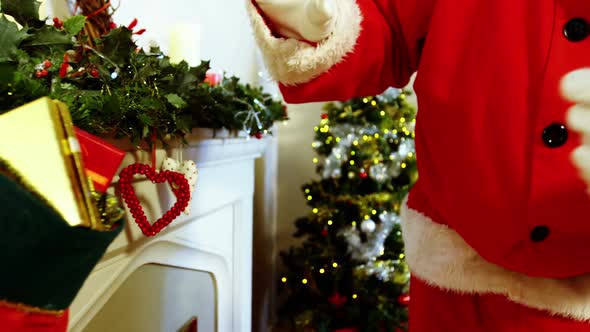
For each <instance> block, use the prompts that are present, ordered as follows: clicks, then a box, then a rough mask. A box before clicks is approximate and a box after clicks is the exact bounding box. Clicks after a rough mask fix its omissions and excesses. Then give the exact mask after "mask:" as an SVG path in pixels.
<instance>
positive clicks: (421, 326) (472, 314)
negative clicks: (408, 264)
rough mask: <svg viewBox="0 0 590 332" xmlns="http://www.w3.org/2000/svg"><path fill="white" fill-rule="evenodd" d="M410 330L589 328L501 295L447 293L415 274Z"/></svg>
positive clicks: (552, 331) (573, 331)
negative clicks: (426, 282)
mask: <svg viewBox="0 0 590 332" xmlns="http://www.w3.org/2000/svg"><path fill="white" fill-rule="evenodd" d="M410 293H411V297H412V301H411V303H410V332H435V331H436V332H531V331H534V332H557V331H560V332H561V331H563V332H566V331H567V332H590V323H589V322H575V321H573V320H568V319H565V318H561V317H557V316H552V315H549V314H547V313H545V312H542V311H538V310H534V309H530V308H527V307H524V306H521V305H519V304H516V303H514V302H511V301H508V300H507V299H506V298H505V297H503V296H498V295H461V294H454V293H448V292H446V291H443V290H440V289H438V288H433V287H430V286H428V285H426V284H425V283H424V282H422V281H420V280H419V279H417V278H412V280H411V287H410Z"/></svg>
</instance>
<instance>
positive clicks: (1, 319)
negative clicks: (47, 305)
mask: <svg viewBox="0 0 590 332" xmlns="http://www.w3.org/2000/svg"><path fill="white" fill-rule="evenodd" d="M67 328H68V311H67V310H66V311H65V313H64V314H63V315H61V316H56V315H51V314H41V313H27V312H24V311H21V310H18V309H16V308H9V307H6V306H1V305H0V332H66V331H67Z"/></svg>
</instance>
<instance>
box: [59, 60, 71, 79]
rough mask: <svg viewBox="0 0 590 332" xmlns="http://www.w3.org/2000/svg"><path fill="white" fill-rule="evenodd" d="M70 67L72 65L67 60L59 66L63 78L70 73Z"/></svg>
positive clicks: (60, 75)
mask: <svg viewBox="0 0 590 332" xmlns="http://www.w3.org/2000/svg"><path fill="white" fill-rule="evenodd" d="M69 68H70V65H69V64H68V63H67V62H64V63H62V64H61V66H60V67H59V77H61V78H64V77H66V75H68V69H69Z"/></svg>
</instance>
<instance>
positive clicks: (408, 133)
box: [280, 90, 417, 332]
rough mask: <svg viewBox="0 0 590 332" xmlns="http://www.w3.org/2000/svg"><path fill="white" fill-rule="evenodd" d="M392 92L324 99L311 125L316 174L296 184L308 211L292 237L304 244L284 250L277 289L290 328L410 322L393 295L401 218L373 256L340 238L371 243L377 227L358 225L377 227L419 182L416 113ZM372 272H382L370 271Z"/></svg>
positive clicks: (399, 283) (400, 260)
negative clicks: (371, 225) (366, 227)
mask: <svg viewBox="0 0 590 332" xmlns="http://www.w3.org/2000/svg"><path fill="white" fill-rule="evenodd" d="M395 91H396V90H388V92H387V93H386V94H384V95H380V96H377V97H366V98H355V99H351V100H349V101H346V102H341V103H328V104H326V105H325V107H324V110H325V111H326V113H325V114H324V115H323V117H322V118H323V119H322V120H321V122H320V124H319V125H318V126H317V127H316V128H315V131H316V133H315V138H316V141H315V142H314V144H313V147H314V148H315V150H316V152H317V154H318V158H317V160H316V162H317V173H318V174H319V175H320V176H321V179H319V180H312V181H310V182H308V183H306V184H305V185H304V186H303V187H302V191H303V193H304V196H305V197H306V199H307V201H308V205H309V207H310V209H311V211H310V213H309V214H308V215H307V216H305V217H301V218H299V219H298V220H296V222H295V226H296V232H295V234H294V236H295V237H296V238H299V239H300V240H301V244H300V245H296V246H293V247H291V248H289V249H288V250H286V251H283V252H281V258H282V261H283V265H284V267H285V273H284V275H283V276H281V278H285V279H282V280H281V282H280V290H281V291H282V293H283V294H284V296H285V298H286V300H285V301H284V303H283V305H282V307H281V312H280V313H281V317H282V318H283V322H284V323H288V325H289V327H291V328H294V329H295V330H297V331H318V332H319V331H333V330H335V329H338V328H347V327H355V328H357V329H358V330H359V331H379V332H381V331H403V330H404V329H405V327H406V326H407V315H408V312H407V308H406V307H405V306H404V305H402V304H401V303H400V302H399V301H398V298H399V297H400V296H401V295H404V294H406V293H407V291H408V283H409V269H408V267H407V265H406V263H405V260H404V254H403V241H402V238H401V228H400V225H399V223H397V222H395V223H394V226H393V228H392V230H391V232H389V233H388V234H387V235H385V236H386V238H385V240H384V242H383V248H382V251H381V252H378V253H376V254H375V256H374V258H370V259H365V258H360V257H359V256H358V255H357V256H355V255H353V254H352V253H353V250H351V248H352V247H353V245H352V244H351V241H350V240H349V239H348V238H347V236H346V234H349V233H350V232H351V229H352V232H356V234H358V235H359V239H360V244H361V246H360V247H362V248H365V249H366V248H369V247H370V243H369V241H370V238H371V237H372V236H374V234H375V232H378V231H375V232H373V233H372V232H365V231H362V230H361V225H362V222H363V221H364V220H371V221H374V222H375V223H376V225H377V227H380V225H383V224H384V223H385V221H384V220H385V218H386V216H392V215H396V214H397V213H399V210H400V207H401V204H402V201H403V199H404V198H405V196H406V195H407V193H408V191H409V189H410V188H411V186H412V185H413V184H414V183H415V181H416V180H417V171H416V158H415V153H414V152H413V151H414V150H413V137H414V129H413V125H414V122H415V116H416V109H415V108H414V107H413V106H411V105H410V104H409V103H408V101H407V99H406V95H407V92H401V94H399V93H395ZM380 170H387V172H380ZM381 217H383V219H382V218H381ZM383 234H385V233H383ZM334 263H336V265H334ZM376 270H378V271H381V272H382V273H374V272H371V271H376ZM385 271H389V272H385ZM338 297H341V301H340V303H339V301H337V299H338Z"/></svg>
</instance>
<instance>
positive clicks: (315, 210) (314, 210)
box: [311, 208, 320, 214]
mask: <svg viewBox="0 0 590 332" xmlns="http://www.w3.org/2000/svg"><path fill="white" fill-rule="evenodd" d="M311 211H312V212H313V213H315V214H317V213H318V212H319V211H320V210H318V208H313V210H311Z"/></svg>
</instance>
